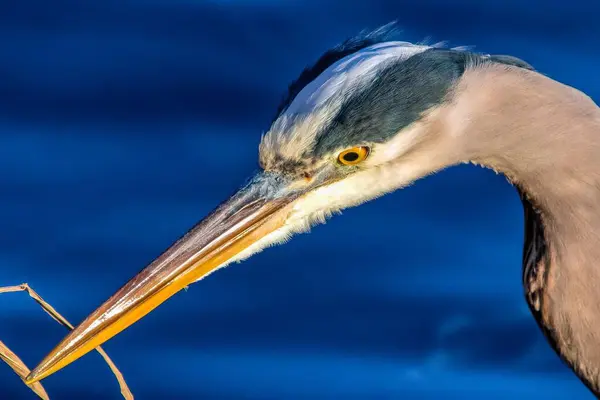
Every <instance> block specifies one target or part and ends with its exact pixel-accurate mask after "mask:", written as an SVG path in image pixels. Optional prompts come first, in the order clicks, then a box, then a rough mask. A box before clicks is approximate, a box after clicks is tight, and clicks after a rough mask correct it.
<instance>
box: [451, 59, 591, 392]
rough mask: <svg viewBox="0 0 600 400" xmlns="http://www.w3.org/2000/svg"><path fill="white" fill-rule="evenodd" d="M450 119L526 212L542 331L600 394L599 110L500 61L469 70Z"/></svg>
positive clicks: (534, 302)
mask: <svg viewBox="0 0 600 400" xmlns="http://www.w3.org/2000/svg"><path fill="white" fill-rule="evenodd" d="M455 94H456V95H455V96H454V100H453V104H452V106H453V107H450V108H449V110H452V111H451V113H452V116H451V118H453V119H454V121H456V119H457V118H458V121H460V122H461V123H463V125H465V124H466V127H465V128H464V129H461V131H460V132H459V133H457V134H456V135H457V136H458V137H462V138H463V140H462V141H461V143H462V145H463V147H464V148H465V149H466V151H467V157H468V159H470V160H472V161H474V162H477V163H480V164H483V165H486V166H488V167H491V168H493V169H495V170H497V171H499V172H502V173H504V174H505V175H506V176H507V177H508V178H509V180H510V181H511V182H512V183H513V184H514V185H515V186H516V187H517V188H518V190H519V193H520V195H521V198H522V201H523V206H524V210H525V224H526V226H525V246H524V253H523V283H524V288H525V296H526V299H527V302H528V304H529V307H530V309H531V311H532V313H533V315H534V316H535V318H536V320H537V321H538V324H539V325H540V327H541V328H542V330H543V332H544V333H545V335H546V337H547V338H548V340H549V341H550V343H551V344H552V346H553V347H554V349H555V350H556V352H557V353H558V354H559V355H560V356H561V358H562V359H563V360H564V361H565V362H566V363H567V364H568V365H569V366H570V367H571V368H572V369H573V370H574V371H575V373H576V374H577V375H578V376H579V378H580V379H581V380H582V381H583V382H584V383H585V384H586V385H587V386H588V387H589V388H590V390H591V391H592V392H593V393H594V394H595V395H596V396H599V397H600V108H598V106H597V105H596V104H594V102H593V101H592V100H591V99H590V98H588V97H587V96H585V95H584V94H582V93H581V92H579V91H577V90H575V89H573V88H571V87H568V86H565V85H562V84H560V83H558V82H556V81H553V80H551V79H549V78H547V77H545V76H543V75H540V74H538V73H535V72H532V71H527V70H524V69H518V68H514V67H505V66H493V65H492V66H484V67H478V68H475V69H473V70H470V71H467V72H466V73H465V76H464V78H463V79H462V81H461V82H460V83H459V85H458V86H457V90H456V93H455Z"/></svg>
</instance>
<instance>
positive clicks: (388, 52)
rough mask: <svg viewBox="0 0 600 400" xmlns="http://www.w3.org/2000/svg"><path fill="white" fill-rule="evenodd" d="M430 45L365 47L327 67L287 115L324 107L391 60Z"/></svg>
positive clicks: (297, 99) (400, 43)
mask: <svg viewBox="0 0 600 400" xmlns="http://www.w3.org/2000/svg"><path fill="white" fill-rule="evenodd" d="M428 48H429V46H419V45H414V44H412V43H409V42H398V41H394V42H384V43H378V44H375V45H372V46H369V47H365V48H364V49H362V50H359V51H357V52H356V53H353V54H350V55H348V56H346V57H344V58H342V59H341V60H339V61H337V62H336V63H334V64H333V65H331V66H330V67H329V68H327V69H326V70H325V71H323V73H321V75H319V76H318V77H317V78H316V79H315V80H314V81H312V82H310V83H309V84H308V85H306V86H305V87H304V89H302V91H300V93H298V95H297V96H296V98H295V99H294V100H293V102H292V103H291V104H290V106H289V107H288V109H287V110H286V114H305V113H307V112H311V111H313V110H314V109H315V108H318V107H319V106H322V105H323V104H325V103H326V102H327V101H328V100H330V99H331V98H332V97H333V96H336V95H340V94H342V93H345V92H347V91H348V90H349V89H351V88H355V87H357V86H360V84H361V83H364V82H365V81H369V80H370V79H372V78H373V77H374V76H375V74H376V73H377V72H378V71H379V70H380V69H381V68H382V67H384V66H385V65H386V62H387V61H391V60H395V61H404V60H406V59H408V58H409V57H411V56H413V55H415V54H417V53H421V52H423V51H425V50H427V49H428Z"/></svg>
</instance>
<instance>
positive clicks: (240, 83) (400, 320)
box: [0, 0, 600, 400]
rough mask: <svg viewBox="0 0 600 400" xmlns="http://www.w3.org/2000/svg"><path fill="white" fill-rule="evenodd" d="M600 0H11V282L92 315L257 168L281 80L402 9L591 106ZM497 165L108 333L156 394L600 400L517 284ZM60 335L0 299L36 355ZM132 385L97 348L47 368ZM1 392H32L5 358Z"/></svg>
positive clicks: (1, 241)
mask: <svg viewBox="0 0 600 400" xmlns="http://www.w3.org/2000/svg"><path fill="white" fill-rule="evenodd" d="M599 13H600V3H599V2H598V1H596V0H593V1H592V0H590V1H587V2H585V1H568V2H566V1H562V2H555V1H548V0H543V1H542V0H538V1H533V0H529V1H523V0H518V1H517V0H497V1H481V0H477V1H475V0H459V1H447V0H419V1H407V0H405V1H397V0H388V1H385V0H365V1H354V2H353V1H348V0H337V1H323V0H309V1H285V2H284V1H268V0H263V1H261V0H255V1H235V0H231V1H225V0H223V1H204V2H202V1H190V0H188V1H182V0H169V1H168V0H145V1H142V0H138V1H134V0H128V1H123V0H121V1H116V0H103V1H95V2H92V1H82V0H53V1H51V2H49V1H41V0H40V1H33V0H19V1H16V0H14V1H6V0H5V1H3V2H2V3H1V4H0V38H1V39H0V193H1V196H0V221H1V228H0V266H1V267H0V268H1V269H0V271H1V273H0V285H14V284H18V283H20V282H24V281H26V282H29V283H30V284H31V286H32V287H33V288H34V289H36V290H37V291H38V292H39V293H40V294H41V295H42V296H44V297H45V298H46V299H47V300H48V301H50V302H51V303H52V304H53V305H54V306H55V307H56V308H57V309H58V310H59V311H61V312H62V313H63V314H64V315H65V316H67V317H68V318H69V319H70V320H71V321H72V322H74V323H76V322H79V321H81V320H82V319H83V318H84V317H85V316H86V315H87V314H88V313H89V312H91V311H92V310H93V309H95V307H96V306H98V305H99V304H100V303H101V302H102V301H103V300H105V299H106V298H107V297H108V296H109V295H111V294H112V293H113V292H114V291H115V290H116V289H118V288H119V287H120V286H121V285H122V284H123V283H125V282H126V281H127V280H128V279H129V278H130V277H132V276H133V275H134V274H135V273H136V272H138V271H139V270H140V269H141V268H142V267H144V266H145V265H146V264H147V263H148V262H150V261H151V260H152V259H153V258H154V257H155V256H157V255H158V254H159V253H160V252H161V251H162V250H164V249H165V248H166V247H167V246H168V245H169V244H170V243H171V242H172V241H173V240H175V239H177V238H178V237H179V236H180V235H181V234H182V233H184V232H185V231H186V230H187V229H188V228H189V227H191V226H192V225H193V224H194V223H195V222H196V221H197V220H199V219H200V218H201V217H203V216H204V215H206V214H207V213H208V212H209V211H210V210H211V209H212V208H213V207H214V206H215V205H217V204H218V203H219V202H220V201H221V200H223V199H224V198H225V197H227V196H228V195H229V194H230V193H231V192H232V191H233V190H234V189H236V188H237V187H238V186H239V184H241V183H242V182H243V181H244V179H245V178H247V177H248V176H249V175H250V174H251V173H252V172H253V171H254V170H255V168H256V159H257V145H258V142H259V139H260V134H261V133H262V132H263V131H264V130H265V129H267V128H268V123H269V121H270V117H271V116H272V115H273V113H274V111H275V108H276V106H277V103H278V101H279V99H280V97H281V95H282V94H283V92H284V90H285V89H286V87H287V84H288V83H289V82H290V81H291V80H292V79H294V78H295V77H296V76H297V74H298V73H299V72H300V71H301V69H302V68H303V67H304V66H305V65H306V64H308V63H311V62H313V61H314V60H315V59H316V58H317V57H318V56H319V55H320V54H321V53H322V52H323V51H324V50H326V49H327V48H329V47H330V46H332V45H335V44H337V43H338V42H340V41H342V40H343V39H345V38H346V37H347V36H351V35H354V34H356V33H357V32H358V31H360V30H362V29H364V28H375V27H377V26H380V25H383V24H385V23H387V22H389V21H391V20H394V19H397V20H398V21H399V23H400V25H401V26H402V27H403V29H404V34H403V36H404V39H405V40H409V41H419V40H422V39H425V38H427V37H429V38H431V41H432V42H435V41H440V40H449V41H450V43H451V44H452V45H475V46H476V50H479V51H482V52H486V53H500V54H512V55H515V56H518V57H521V58H523V59H525V60H527V61H528V62H530V63H532V64H533V65H534V66H536V67H537V68H538V69H539V70H540V71H542V72H543V73H545V74H547V75H549V76H550V77H552V78H555V79H557V80H559V81H562V82H564V83H567V84H570V85H572V86H575V87H577V88H579V89H581V90H583V91H584V92H586V93H587V94H589V95H590V96H592V97H593V98H594V99H595V100H596V101H598V100H599V99H600V80H598V65H599V62H600V55H599V52H598V39H599V38H600V28H599V25H598V23H597V16H598V14H599ZM522 224H523V217H522V209H521V205H520V201H519V199H518V196H517V194H516V192H515V190H514V189H513V188H511V187H510V186H509V184H508V183H507V182H506V180H505V179H504V178H503V177H502V176H497V175H495V174H494V173H493V172H490V171H487V170H483V169H479V168H476V167H469V166H462V167H457V168H452V169H449V170H446V171H444V172H442V173H440V174H438V175H436V176H433V177H429V178H427V179H425V180H423V181H420V182H419V183H418V184H417V185H414V186H412V187H410V188H407V189H405V190H403V191H399V192H396V193H394V194H392V195H388V196H386V197H384V198H381V199H378V200H376V201H373V202H371V203H368V204H366V205H363V206H361V207H358V208H355V209H350V210H347V211H346V212H345V213H344V215H343V216H342V217H335V218H334V219H333V220H331V221H330V222H329V223H328V224H327V225H325V226H319V227H317V228H315V229H314V230H313V232H312V233H311V234H309V235H301V236H297V237H296V238H294V240H292V241H291V242H290V243H288V244H286V245H284V246H280V247H276V248H272V249H269V250H267V251H265V252H263V253H261V254H259V255H257V256H255V257H253V258H252V259H250V260H249V261H247V262H245V263H243V264H240V265H234V266H232V267H230V268H227V269H225V270H222V271H220V272H218V273H216V274H214V275H211V276H210V277H209V278H207V279H206V280H204V281H203V282H201V283H199V284H195V285H193V286H192V287H191V288H190V290H188V291H186V292H181V293H180V294H178V295H176V296H175V297H174V298H173V299H171V300H170V301H168V302H167V303H165V304H164V305H162V306H161V307H159V308H158V309H157V310H156V311H155V312H154V313H152V314H151V315H150V316H148V317H147V318H146V319H144V320H142V321H141V322H139V323H138V324H136V325H134V326H133V327H132V328H130V329H129V330H127V331H125V332H124V333H122V334H121V335H119V336H117V337H116V338H114V339H113V340H111V341H110V342H108V343H107V344H106V345H105V349H106V350H107V351H108V352H109V354H110V355H112V356H113V359H114V360H115V362H116V363H117V365H118V366H119V367H120V368H121V370H122V371H123V373H124V375H125V377H126V378H127V381H128V383H129V384H130V386H131V388H132V390H133V392H134V394H136V395H137V398H138V399H142V400H143V399H308V398H310V399H399V398H402V399H439V398H444V399H482V398H485V399H525V398H542V397H544V398H546V399H566V398H569V399H591V398H592V396H591V395H590V394H589V393H588V392H587V390H586V389H585V388H584V387H583V385H582V384H580V383H579V381H578V380H577V379H576V378H575V376H574V375H573V374H572V373H571V372H570V370H568V369H567V368H566V367H565V366H563V364H562V363H561V362H560V361H559V359H558V357H557V356H556V355H555V354H554V353H553V351H552V350H551V349H550V347H549V346H548V345H547V344H546V341H545V339H544V338H543V336H542V334H541V333H540V331H539V330H538V328H537V326H536V324H535V322H534V320H533V319H532V318H531V316H530V314H529V311H528V309H527V306H526V304H525V302H524V299H523V295H522V288H521V285H520V276H521V246H522V239H523V232H522V228H523V226H522ZM65 333H66V332H65V330H64V329H63V328H62V327H60V326H59V325H57V324H56V323H55V322H53V321H52V320H51V319H50V318H49V317H47V316H46V314H44V313H43V312H42V311H41V310H40V309H39V308H38V307H37V305H36V304H35V303H34V302H33V301H31V300H30V299H29V298H27V296H26V295H25V294H6V295H2V296H0V339H1V340H3V341H4V342H5V343H6V344H7V345H9V346H10V347H12V348H13V350H15V352H17V353H18V354H19V355H21V356H22V358H23V359H24V360H25V361H26V363H27V364H28V365H29V366H34V365H35V364H36V363H37V362H38V361H40V360H41V358H42V357H43V356H44V355H45V354H46V353H47V352H48V351H49V350H50V349H51V348H52V347H53V346H54V345H55V344H56V343H57V342H58V341H59V340H60V339H61V338H62V337H63V336H64V334H65ZM45 384H46V388H47V389H48V391H49V393H50V395H51V397H52V398H54V399H118V398H119V390H118V386H117V384H116V382H115V380H114V379H113V377H112V375H111V374H110V372H109V370H108V368H107V367H106V365H105V364H104V363H103V362H102V360H101V359H100V357H99V356H98V355H97V354H94V353H93V354H90V355H87V356H86V357H84V358H82V359H81V360H79V361H77V362H76V363H74V364H72V365H71V366H69V367H68V368H66V369H64V370H63V371H61V372H59V373H57V374H56V375H53V376H51V377H50V378H48V379H47V380H46V381H45ZM0 398H2V399H32V398H34V395H33V394H32V393H31V392H29V390H28V389H27V388H26V387H25V386H23V385H22V383H21V382H20V380H19V379H18V378H17V377H16V376H15V375H14V374H13V373H12V372H11V371H10V370H9V369H8V367H6V366H3V365H0Z"/></svg>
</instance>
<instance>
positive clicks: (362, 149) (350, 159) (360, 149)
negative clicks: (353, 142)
mask: <svg viewBox="0 0 600 400" xmlns="http://www.w3.org/2000/svg"><path fill="white" fill-rule="evenodd" d="M369 152H370V149H369V148H368V147H366V146H357V147H352V148H350V149H347V150H344V151H342V152H341V153H340V154H339V155H338V162H339V163H340V164H343V165H356V164H359V163H361V162H362V161H364V160H365V158H367V157H368V156H369Z"/></svg>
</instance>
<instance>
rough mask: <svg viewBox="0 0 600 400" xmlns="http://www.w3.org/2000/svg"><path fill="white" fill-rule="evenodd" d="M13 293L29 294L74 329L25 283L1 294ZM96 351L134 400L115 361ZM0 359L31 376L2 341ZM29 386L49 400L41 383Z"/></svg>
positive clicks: (22, 375)
mask: <svg viewBox="0 0 600 400" xmlns="http://www.w3.org/2000/svg"><path fill="white" fill-rule="evenodd" d="M11 292H27V294H29V296H30V297H31V298H32V299H33V300H35V302H36V303H38V304H39V305H40V306H41V307H42V309H43V310H44V311H45V312H47V313H48V315H50V316H51V317H52V318H53V319H54V320H55V321H56V322H58V323H59V324H61V325H62V326H64V327H66V328H68V329H69V330H72V329H73V325H71V323H69V321H67V320H66V319H65V317H63V316H62V315H60V313H59V312H58V311H56V310H55V309H54V307H52V306H51V305H50V304H49V303H47V302H46V301H45V300H44V299H42V297H41V296H40V295H39V294H37V292H36V291H35V290H33V289H32V288H30V287H29V285H28V284H27V283H23V284H21V285H18V286H6V287H0V294H1V293H11ZM96 351H98V353H100V355H101V356H102V358H104V361H106V363H107V364H108V366H109V368H110V369H111V371H112V373H113V374H114V375H115V377H116V378H117V381H118V382H119V386H120V387H121V394H122V395H123V397H124V398H125V399H126V400H133V394H132V393H131V390H129V387H128V386H127V383H126V382H125V378H123V374H121V371H119V369H118V368H117V366H116V365H115V363H113V361H112V360H111V359H110V357H109V356H108V354H106V352H105V351H104V350H103V349H102V347H100V346H98V347H96ZM0 359H2V360H3V361H4V362H5V363H7V364H8V365H9V366H10V367H11V368H12V369H13V371H15V373H16V374H17V375H19V377H20V378H21V379H23V380H24V379H25V377H26V376H27V375H29V372H30V371H29V368H27V366H26V365H25V363H23V361H21V359H20V358H19V357H17V355H16V354H15V353H13V352H12V351H10V349H9V348H8V347H6V345H4V343H2V342H1V341H0ZM28 386H29V388H31V390H33V391H34V392H35V393H36V394H37V395H38V396H39V397H41V398H42V399H45V400H49V397H48V394H47V393H46V391H45V390H44V387H43V386H42V385H41V384H40V383H39V382H36V383H34V384H32V385H28Z"/></svg>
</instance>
